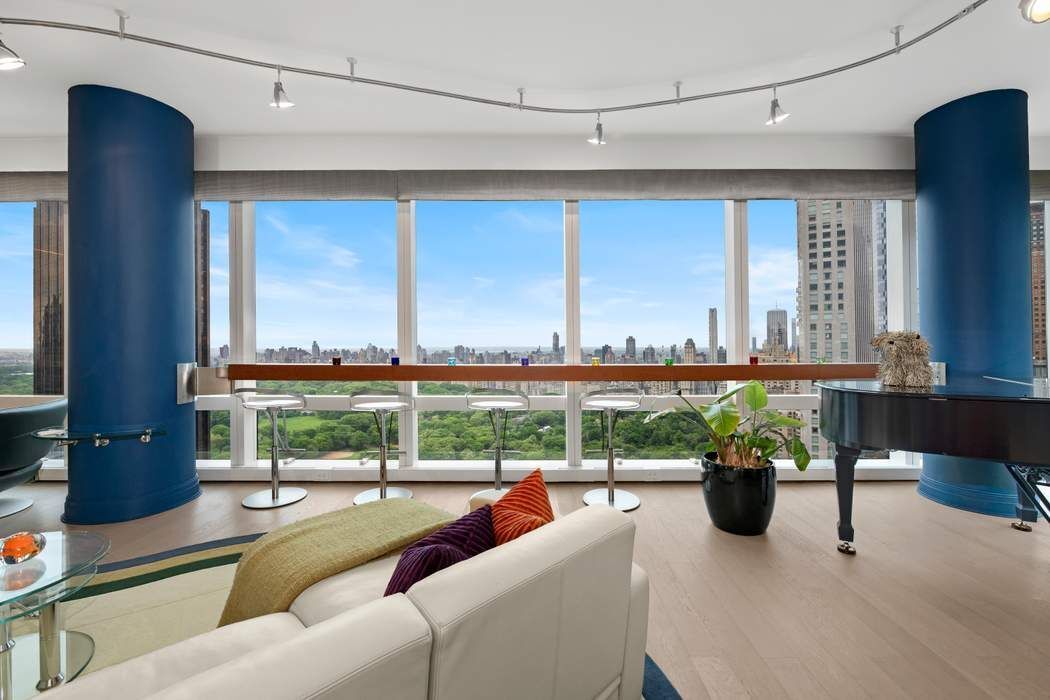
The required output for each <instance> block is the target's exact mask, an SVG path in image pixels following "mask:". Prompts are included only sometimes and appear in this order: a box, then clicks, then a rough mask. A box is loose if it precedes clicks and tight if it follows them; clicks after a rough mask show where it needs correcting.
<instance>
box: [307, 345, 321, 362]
mask: <svg viewBox="0 0 1050 700" xmlns="http://www.w3.org/2000/svg"><path fill="white" fill-rule="evenodd" d="M310 355H311V356H313V358H314V361H315V362H316V361H317V360H320V359H321V346H320V345H318V344H317V341H316V340H315V341H314V344H313V345H311V346H310Z"/></svg>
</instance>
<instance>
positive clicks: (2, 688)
mask: <svg viewBox="0 0 1050 700" xmlns="http://www.w3.org/2000/svg"><path fill="white" fill-rule="evenodd" d="M14 645H15V640H13V639H11V623H10V622H0V700H11V699H12V698H13V697H14V681H13V680H12V678H11V676H12V670H13V669H12V664H11V657H12V656H13V654H12V653H11V649H12V648H13V647H14Z"/></svg>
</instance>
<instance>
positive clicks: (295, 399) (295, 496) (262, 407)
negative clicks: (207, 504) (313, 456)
mask: <svg viewBox="0 0 1050 700" xmlns="http://www.w3.org/2000/svg"><path fill="white" fill-rule="evenodd" d="M233 393H234V394H235V395H236V396H237V398H238V399H240V401H241V406H243V407H244V408H245V409H246V410H249V411H256V412H259V411H266V413H267V414H268V415H269V416H270V427H271V429H272V433H271V438H270V439H271V442H270V489H269V490H267V491H256V492H255V493H252V494H248V495H247V496H245V497H244V500H243V501H241V505H242V506H244V507H245V508H252V509H255V510H259V509H264V508H280V507H281V506H287V505H290V504H292V503H297V502H299V501H301V500H303V499H304V498H306V489H301V488H298V487H296V486H285V487H282V486H281V475H280V461H279V451H280V449H281V436H280V433H279V432H278V430H277V418H278V416H279V415H283V414H284V412H285V411H299V410H302V409H303V408H305V407H306V399H305V398H303V396H302V395H301V394H279V393H276V392H271V391H266V390H265V389H258V388H255V387H251V388H241V389H234V390H233ZM287 432H288V430H287V427H286V428H285V433H287ZM286 438H287V435H286ZM287 447H288V445H287V439H286V440H285V448H286V449H287Z"/></svg>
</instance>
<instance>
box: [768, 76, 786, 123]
mask: <svg viewBox="0 0 1050 700" xmlns="http://www.w3.org/2000/svg"><path fill="white" fill-rule="evenodd" d="M790 116H791V112H785V111H784V110H782V109H781V108H780V100H778V99H777V86H776V85H774V86H773V101H772V102H770V103H769V119H767V120H766V126H775V125H777V124H779V123H780V122H782V121H784V120H785V119H787V118H788V117H790Z"/></svg>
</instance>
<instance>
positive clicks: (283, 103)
mask: <svg viewBox="0 0 1050 700" xmlns="http://www.w3.org/2000/svg"><path fill="white" fill-rule="evenodd" d="M986 2H988V0H975V1H974V2H971V3H969V4H968V5H966V6H965V7H963V8H962V9H961V10H960V11H958V12H956V13H955V14H954V15H952V16H951V17H948V18H947V19H945V20H944V21H942V22H940V23H938V24H936V25H935V26H933V27H931V28H930V29H927V30H926V31H925V32H922V33H921V34H918V35H917V36H915V37H914V38H913V39H909V40H908V41H900V27H899V26H898V27H894V28H893V30H891V32H892V33H893V35H894V45H893V46H891V47H890V48H889V49H887V50H885V51H882V52H880V53H876V54H873V55H871V56H867V57H865V58H861V59H858V60H856V61H852V62H851V63H845V64H842V65H838V66H834V67H832V68H828V69H826V70H822V71H818V72H816V73H808V74H806V75H800V76H796V77H794V78H786V79H783V80H777V81H774V82H768V83H762V84H758V85H746V86H743V87H738V88H730V89H727V90H718V91H715V92H704V93H697V94H693V95H681V94H680V92H679V91H678V90H677V89H676V91H675V96H674V97H672V98H669V99H665V100H653V101H650V102H635V103H630V104H616V105H608V106H595V107H554V106H546V105H538V104H526V103H525V101H524V91H523V90H521V91H519V92H518V95H517V97H518V99H517V100H497V99H493V98H489V97H481V96H479V95H470V94H467V93H462V92H452V91H449V90H438V89H436V88H430V87H426V86H423V85H413V84H409V83H398V82H393V81H389V80H379V79H376V78H365V77H362V76H359V75H356V73H355V68H356V63H357V61H356V60H355V59H348V60H349V63H350V72H349V74H347V73H332V72H329V71H323V70H316V69H313V68H303V67H296V66H286V65H281V64H277V63H271V62H268V61H259V60H256V59H252V58H246V57H244V56H237V55H234V54H227V53H222V52H219V51H211V50H209V49H202V48H199V47H196V46H189V45H187V44H180V43H178V42H175V41H167V40H165V39H158V38H155V37H149V36H144V35H141V34H130V33H128V32H127V31H125V28H126V27H125V25H126V21H127V19H128V17H127V15H126V14H125V13H123V12H121V11H119V10H118V11H117V15H118V17H119V20H120V23H119V28H118V29H106V28H104V27H95V26H91V25H86V24H75V23H70V22H55V21H52V20H42V19H28V18H19V17H0V24H10V25H18V26H25V27H41V28H45V29H60V30H65V31H75V32H87V33H91V34H101V35H103V36H111V37H114V38H117V39H121V40H126V41H135V42H139V43H142V44H149V45H151V46H158V47H161V48H165V49H171V50H174V51H183V52H186V53H192V54H196V55H198V56H205V57H207V58H214V59H217V60H220V61H229V62H232V63H239V64H242V65H246V66H254V67H256V68H265V69H267V70H273V71H278V73H280V71H282V70H283V71H284V72H286V73H295V74H298V75H308V76H312V77H315V78H327V79H330V80H345V81H349V82H354V83H362V84H364V85H374V86H376V87H383V88H389V89H392V90H403V91H406V92H415V93H419V94H423V95H430V96H433V97H444V98H447V99H452V100H462V101H465V102H474V103H476V104H482V105H489V106H491V107H504V108H510V109H517V110H521V111H523V112H541V113H545V114H593V115H595V116H598V115H600V114H601V113H602V112H606V113H609V112H626V111H631V110H637V109H653V108H656V107H666V106H670V105H677V104H681V103H683V102H698V101H700V100H710V99H714V98H719V97H730V96H733V95H743V94H747V93H751V92H765V91H769V90H773V89H774V88H776V87H780V88H784V87H787V86H790V85H798V84H800V83H806V82H810V81H813V80H819V79H821V78H826V77H828V76H832V75H836V74H838V73H844V72H846V71H851V70H855V69H857V68H861V67H862V66H866V65H868V64H870V63H875V62H876V61H881V60H883V59H885V58H888V57H890V56H895V55H897V54H900V53H901V52H902V51H904V50H905V49H909V48H911V47H912V46H915V45H916V44H918V43H920V42H922V41H925V40H926V39H928V38H930V37H931V36H933V35H934V34H937V33H938V32H940V31H942V30H943V29H946V28H947V27H949V26H951V25H952V24H954V23H956V22H958V21H959V20H961V19H963V18H965V17H966V16H968V15H970V14H972V13H973V11H974V10H976V9H977V8H979V7H980V6H981V5H984V4H985V3H986ZM1020 8H1021V14H1022V15H1023V16H1024V18H1025V19H1026V20H1028V21H1030V22H1037V23H1038V22H1045V21H1046V20H1047V19H1050V0H1022V2H1021V5H1020ZM5 58H6V60H7V64H6V65H10V66H11V67H10V68H7V69H6V70H11V69H14V68H21V67H22V66H23V65H25V62H24V61H23V60H22V59H21V58H20V57H19V56H18V54H16V53H15V52H14V51H12V50H11V49H10V48H8V47H7V46H5V45H3V44H0V69H5V68H4V66H5V62H4V61H5ZM15 62H17V64H16V63H15ZM279 91H280V94H278V92H279ZM282 96H283V98H284V99H278V98H279V97H282ZM273 104H274V105H275V106H276V107H277V108H286V107H291V106H292V105H293V104H294V103H292V102H291V100H288V99H287V94H286V93H284V86H283V84H282V83H281V80H280V76H278V80H277V83H275V85H274V100H273ZM774 123H776V122H774ZM598 126H599V127H600V126H601V123H600V120H599V124H598ZM596 136H597V134H596ZM588 141H589V142H590V143H594V144H596V145H601V144H604V143H605V135H604V133H602V134H601V135H600V137H599V138H598V139H595V138H594V136H592V137H591V138H589V139H588Z"/></svg>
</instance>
